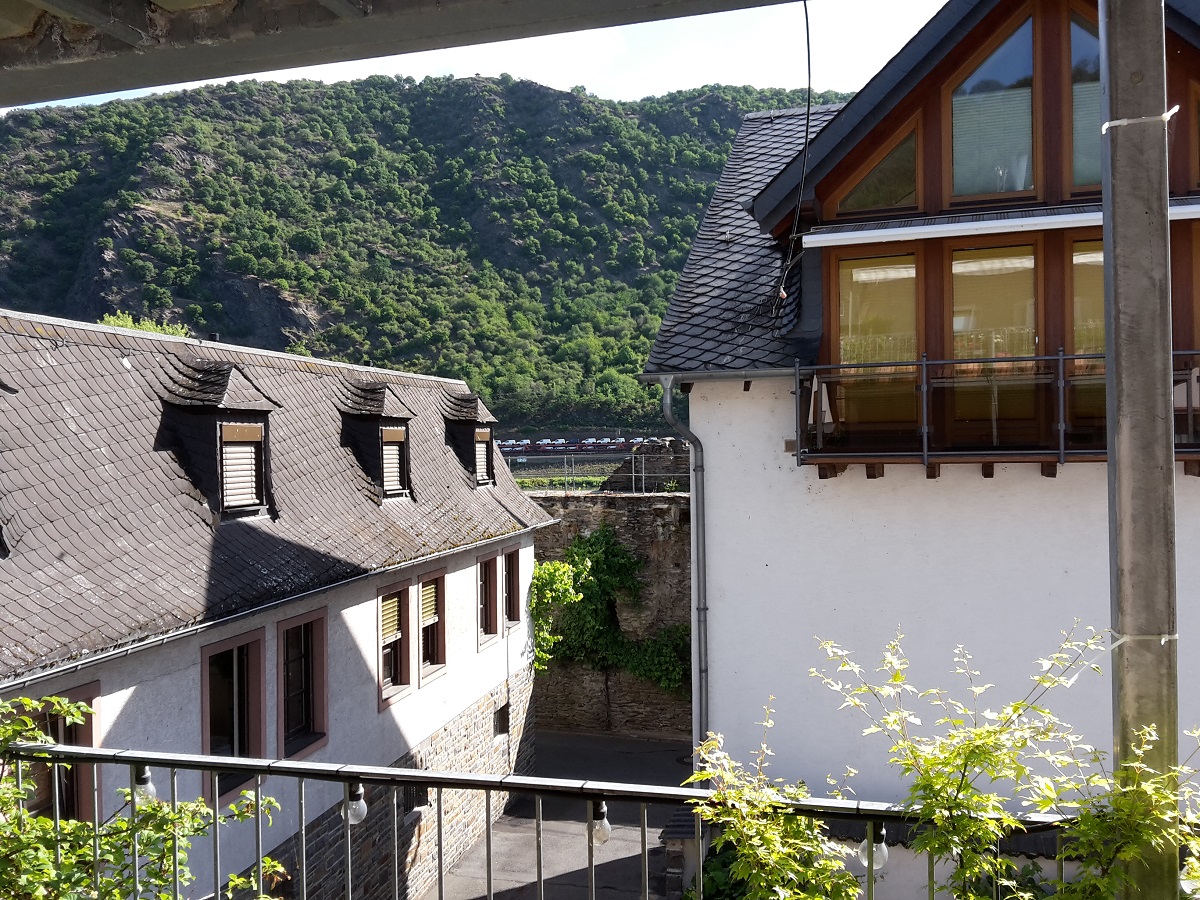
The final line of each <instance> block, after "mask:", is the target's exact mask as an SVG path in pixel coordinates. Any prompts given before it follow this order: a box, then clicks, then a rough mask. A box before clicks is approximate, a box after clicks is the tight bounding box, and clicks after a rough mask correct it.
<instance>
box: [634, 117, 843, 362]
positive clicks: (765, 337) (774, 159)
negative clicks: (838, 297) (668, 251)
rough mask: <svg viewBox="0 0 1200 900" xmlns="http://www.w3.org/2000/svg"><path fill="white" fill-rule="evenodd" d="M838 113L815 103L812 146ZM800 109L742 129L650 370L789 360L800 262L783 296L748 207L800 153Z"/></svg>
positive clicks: (778, 258)
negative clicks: (790, 332) (784, 296)
mask: <svg viewBox="0 0 1200 900" xmlns="http://www.w3.org/2000/svg"><path fill="white" fill-rule="evenodd" d="M841 108H842V107H841V106H840V105H834V106H816V107H813V109H812V119H811V122H810V123H809V126H808V134H809V140H810V141H811V140H813V139H814V138H815V137H816V135H817V134H818V133H819V132H820V131H821V129H822V128H824V127H825V125H827V124H828V123H829V122H830V121H831V120H832V119H833V117H834V116H835V115H836V114H837V112H838V110H840V109H841ZM805 122H806V113H805V110H803V109H787V110H780V111H776V112H766V113H750V114H748V115H747V116H746V118H745V120H744V121H743V123H742V127H741V130H740V131H739V132H738V136H737V140H736V141H735V142H734V145H733V151H732V152H731V153H730V156H729V160H728V162H727V163H726V164H725V170H724V171H723V172H722V173H721V178H720V180H719V181H718V182H717V188H716V191H715V192H714V193H713V198H712V201H711V202H710V203H709V205H708V209H707V211H706V212H705V214H704V221H703V222H702V223H701V225H700V229H699V231H698V232H697V234H696V239H695V241H694V242H693V243H692V250H691V253H690V254H689V255H688V260H687V263H686V264H685V265H684V267H683V274H682V275H681V276H680V279H679V286H678V287H677V288H676V289H675V294H674V296H673V297H672V298H671V304H670V306H669V307H668V309H667V314H666V316H665V317H664V318H663V323H662V327H661V328H659V331H658V337H657V338H656V339H655V341H654V347H653V348H652V349H651V351H650V359H649V361H648V362H647V363H646V374H648V375H653V374H658V373H665V372H697V371H711V370H729V369H761V368H774V367H779V366H790V365H792V364H793V362H794V359H795V354H794V352H793V350H792V349H791V344H790V343H789V341H788V340H787V338H786V335H787V333H788V332H789V331H790V330H791V328H792V327H793V326H794V325H795V323H796V315H797V312H798V310H799V299H800V296H799V294H800V292H799V278H798V275H799V268H800V267H799V266H793V270H792V273H791V275H793V276H796V277H794V278H789V283H788V284H787V285H786V286H785V289H786V291H787V294H788V297H787V299H786V300H783V301H781V300H780V298H779V277H780V274H781V271H782V266H783V257H782V254H781V251H780V248H779V244H778V242H776V241H775V240H774V239H773V238H772V237H771V236H770V235H769V234H763V233H762V231H761V230H760V229H759V226H758V222H756V221H755V219H754V216H753V215H752V214H751V211H750V208H749V205H750V202H751V201H752V200H753V198H754V197H755V195H757V194H758V192H759V191H761V190H762V189H763V187H765V186H766V185H767V184H768V183H769V182H770V181H771V180H772V179H773V178H774V177H775V176H776V175H778V174H779V172H780V170H781V169H782V168H783V167H784V166H785V165H786V164H787V163H788V162H789V161H790V160H792V159H793V158H794V157H795V156H796V154H797V153H799V152H801V151H802V150H803V148H804V136H805Z"/></svg>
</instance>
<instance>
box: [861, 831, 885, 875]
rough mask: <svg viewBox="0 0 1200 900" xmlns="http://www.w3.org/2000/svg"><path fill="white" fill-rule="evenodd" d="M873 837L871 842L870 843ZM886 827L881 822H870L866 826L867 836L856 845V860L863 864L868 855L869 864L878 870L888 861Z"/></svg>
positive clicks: (865, 862)
mask: <svg viewBox="0 0 1200 900" xmlns="http://www.w3.org/2000/svg"><path fill="white" fill-rule="evenodd" d="M872 838H874V842H873V844H872V843H871V841H872ZM886 841H887V829H886V828H884V827H883V823H882V822H872V823H871V824H870V825H869V826H868V828H867V836H866V838H864V839H863V842H862V843H861V844H859V845H858V861H859V862H860V863H862V864H863V865H864V866H865V865H867V859H868V857H870V859H871V866H872V868H874V869H875V871H876V872H878V871H879V870H880V869H882V868H883V867H884V865H885V864H886V863H887V861H888V848H887V843H886Z"/></svg>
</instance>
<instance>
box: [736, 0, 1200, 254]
mask: <svg viewBox="0 0 1200 900" xmlns="http://www.w3.org/2000/svg"><path fill="white" fill-rule="evenodd" d="M1000 5H1001V3H1000V0H949V2H948V3H946V5H945V6H943V7H942V8H941V9H940V10H939V11H938V13H937V14H936V15H935V16H934V17H933V18H932V19H930V20H929V22H928V23H927V24H926V25H925V27H924V28H922V29H921V30H920V31H919V32H917V34H916V35H915V36H914V37H913V39H912V40H911V41H909V42H908V43H907V44H905V46H904V48H903V49H902V50H901V51H900V52H899V53H897V54H896V55H895V56H894V57H893V58H892V59H891V60H890V61H889V62H888V63H887V65H885V66H884V67H883V68H882V69H880V70H879V72H878V73H877V74H876V75H875V77H874V78H872V79H871V80H870V81H869V82H868V83H867V85H866V86H865V87H864V88H863V89H862V90H861V91H859V92H858V93H857V94H855V95H854V97H853V98H852V99H851V100H850V101H849V102H848V103H846V105H845V107H844V108H843V109H842V111H841V112H840V113H839V114H838V116H837V118H835V119H834V120H833V121H832V122H830V123H829V127H827V128H825V129H824V130H823V131H822V132H821V134H820V135H819V136H818V137H816V138H814V139H813V141H812V143H811V145H810V146H809V148H808V156H807V159H805V158H804V156H803V153H802V149H803V148H799V147H798V148H796V150H795V152H794V153H793V156H792V158H791V159H790V160H789V161H788V163H787V165H786V166H784V167H783V168H782V169H781V170H780V171H779V172H777V173H776V174H775V176H774V177H773V178H771V179H770V181H769V182H768V183H767V184H765V185H764V186H763V187H762V188H761V189H760V190H759V191H758V192H756V194H755V196H754V198H753V213H754V218H755V219H756V220H757V221H758V223H759V225H760V226H761V227H762V229H763V230H764V231H772V230H774V229H775V228H777V227H778V226H779V225H780V224H781V223H782V222H784V221H785V220H786V219H787V218H788V217H789V216H790V215H791V213H792V211H793V210H794V209H795V208H796V205H797V204H796V191H797V189H798V188H799V186H800V182H801V177H802V174H801V173H802V172H803V171H804V170H805V167H807V173H806V174H804V175H803V180H804V184H805V186H806V189H805V196H804V198H803V200H805V201H807V200H809V199H811V198H812V196H813V189H814V188H815V187H816V185H817V183H818V182H819V181H820V180H821V179H822V178H823V177H824V176H825V175H827V174H828V173H829V172H830V170H831V169H833V167H834V166H835V165H836V164H837V163H838V162H839V161H840V160H841V159H842V158H843V157H844V156H845V155H846V153H848V152H849V151H850V150H852V149H853V148H854V147H855V146H856V145H857V144H858V142H859V141H861V140H862V139H863V138H865V137H866V136H867V135H868V134H869V133H870V132H871V130H872V129H873V128H874V127H875V126H876V125H878V124H879V123H880V122H881V121H882V120H883V119H884V118H885V117H886V116H887V115H888V114H889V113H890V112H892V111H893V110H894V109H895V108H896V106H897V105H898V104H899V103H900V101H902V100H903V99H904V98H905V97H907V96H908V94H909V92H910V91H911V90H912V87H913V85H914V84H916V83H917V82H919V81H920V80H921V79H923V78H924V77H925V76H926V75H928V74H930V73H931V72H932V71H933V70H934V69H935V68H936V67H937V65H938V64H939V63H940V62H941V61H942V60H943V59H944V58H945V56H946V55H947V53H949V52H950V50H952V49H953V48H955V47H956V46H958V44H959V43H961V42H962V41H963V39H964V38H966V37H967V35H968V34H969V33H970V32H971V31H972V29H974V28H975V27H976V26H977V25H979V23H980V22H981V21H983V19H984V18H985V17H986V16H987V15H988V14H989V13H991V12H992V10H994V9H995V8H996V7H998V6H1000ZM1166 24H1167V28H1168V30H1170V31H1173V32H1175V33H1176V34H1178V35H1179V36H1180V37H1182V38H1184V39H1185V40H1187V41H1189V42H1190V43H1192V44H1193V45H1195V46H1200V0H1166Z"/></svg>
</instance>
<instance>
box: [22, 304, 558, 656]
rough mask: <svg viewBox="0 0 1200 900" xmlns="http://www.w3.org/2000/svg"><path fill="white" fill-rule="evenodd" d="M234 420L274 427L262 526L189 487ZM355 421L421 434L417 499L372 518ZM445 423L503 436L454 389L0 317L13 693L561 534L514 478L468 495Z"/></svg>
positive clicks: (274, 356) (415, 470)
mask: <svg viewBox="0 0 1200 900" xmlns="http://www.w3.org/2000/svg"><path fill="white" fill-rule="evenodd" d="M226 409H228V410H233V411H236V412H234V413H230V414H229V415H237V416H242V417H244V416H245V415H246V414H247V413H246V412H245V411H246V410H250V411H253V412H252V415H255V416H260V417H261V416H264V415H265V416H266V417H267V422H268V424H269V432H268V434H269V443H268V447H267V455H268V456H269V460H270V484H271V504H270V513H269V514H266V515H260V516H256V517H248V518H236V519H228V518H227V519H225V520H222V519H221V516H220V514H219V513H217V512H214V510H215V509H216V505H215V504H216V502H217V501H216V500H215V499H214V498H212V497H211V496H208V495H207V494H206V492H205V490H204V488H203V486H198V485H197V484H195V483H193V481H192V480H190V479H189V477H188V474H187V471H189V470H188V469H187V455H188V453H190V452H192V451H194V452H196V453H200V454H202V453H203V452H204V451H205V450H207V452H209V453H215V443H216V427H215V422H216V421H218V419H219V417H220V416H221V415H223V413H222V412H221V411H222V410H226ZM172 410H174V411H175V412H176V413H177V414H178V416H181V417H184V418H187V417H191V418H190V419H188V421H196V422H208V423H212V427H211V430H210V431H204V430H203V429H200V430H199V432H197V433H201V434H202V435H203V437H202V439H201V441H200V443H206V442H207V436H208V435H211V438H212V444H213V446H212V447H209V448H205V447H194V446H193V447H190V448H189V447H187V446H181V445H180V443H179V441H180V440H181V439H183V440H187V439H189V438H187V437H186V436H185V437H184V438H181V437H180V435H178V434H176V433H174V432H173V431H172V430H171V427H170V422H171V420H172V415H175V413H172ZM343 411H346V412H349V413H350V414H351V415H358V416H361V415H368V416H369V415H387V416H398V417H401V418H407V419H409V420H410V421H409V425H408V429H409V436H408V440H409V453H410V457H411V468H412V497H411V498H396V499H389V500H387V501H385V502H383V503H382V505H381V504H380V503H379V502H378V501H377V499H376V497H377V494H376V490H375V486H374V483H373V482H372V479H371V476H370V475H369V474H368V473H367V472H366V471H364V469H363V466H362V465H361V464H360V462H359V461H358V459H357V458H356V456H355V454H354V453H353V452H352V450H351V449H349V448H348V447H346V446H343V443H345V441H344V439H343V438H344V431H343V425H344V423H343V420H344V418H345V417H344V415H343ZM448 412H452V413H453V414H454V415H455V416H460V417H461V416H469V415H477V416H479V417H480V419H479V420H480V421H494V419H492V417H491V414H490V413H488V412H487V410H486V409H485V408H484V407H483V404H482V403H480V402H479V399H478V398H477V397H476V396H475V395H473V394H471V393H470V392H469V391H468V390H467V389H466V386H465V385H464V384H463V383H462V382H458V381H452V380H447V379H439V378H428V377H423V376H419V375H406V374H402V373H398V372H392V371H388V370H382V369H367V368H362V367H357V366H347V365H342V364H338V363H330V362H323V361H318V360H314V359H310V358H307V357H300V356H289V355H286V354H280V353H269V352H265V351H256V350H251V349H245V348H238V347H232V346H229V345H222V344H211V343H201V342H197V341H189V340H185V339H179V338H170V337H165V336H160V335H151V334H146V333H144V332H137V331H126V330H123V329H114V328H102V327H100V326H94V325H83V324H79V323H73V322H67V321H63V320H56V319H46V318H41V317H31V316H23V315H20V314H17V313H10V312H7V311H3V310H0V538H2V540H0V596H2V600H3V602H2V603H0V678H5V677H12V676H15V675H18V674H22V673H29V672H33V671H37V670H40V669H42V668H45V667H48V666H52V665H54V664H57V663H62V662H66V661H68V660H72V659H76V658H80V657H84V656H87V655H89V654H93V653H97V652H100V651H104V650H107V649H111V648H114V647H119V646H121V645H124V644H128V643H131V642H134V641H137V640H140V639H143V638H148V637H154V636H158V635H163V634H168V633H170V632H172V631H175V630H178V629H180V628H184V627H187V626H189V625H192V624H195V623H199V622H204V621H211V620H216V619H220V618H224V617H226V616H229V615H232V614H236V613H241V612H244V611H247V610H253V609H255V608H257V607H260V606H262V605H264V604H268V603H272V602H275V601H279V600H283V599H286V598H289V597H293V596H296V595H298V594H301V593H304V592H307V591H311V590H314V589H318V588H322V587H327V586H330V585H333V584H336V583H338V582H341V581H344V580H346V579H349V578H353V577H356V576H361V575H364V574H368V573H370V572H372V571H376V570H379V569H384V568H389V567H393V566H397V565H401V564H403V563H406V562H409V561H414V560H419V559H421V558H423V557H428V556H430V555H432V554H438V553H441V552H444V551H449V550H452V549H455V548H461V547H468V546H470V545H472V544H475V543H478V542H481V541H486V540H489V539H492V538H496V537H500V536H503V535H507V534H515V533H518V532H521V531H524V530H527V529H529V528H535V527H538V526H541V525H544V524H546V523H547V522H549V521H550V518H549V517H548V516H547V515H546V514H545V513H544V512H543V511H542V510H541V509H540V508H539V507H538V506H537V505H536V504H534V503H533V502H532V501H530V500H528V499H527V498H526V497H525V496H524V494H523V493H522V492H521V491H520V490H519V489H518V487H517V485H516V483H515V481H514V480H513V478H512V476H511V475H510V474H509V472H508V470H507V469H506V468H505V467H504V466H503V465H502V464H499V463H497V465H496V467H495V468H496V471H495V476H496V483H495V485H488V486H482V487H477V486H476V485H475V480H474V477H473V475H472V473H470V472H468V471H466V470H465V469H464V468H463V465H462V463H461V462H460V461H459V458H458V457H457V456H456V455H455V454H454V452H453V451H452V449H451V448H450V447H449V446H448V438H447V431H448V428H447V423H446V419H445V418H444V417H445V416H446V415H447V413H448ZM208 414H211V415H212V416H214V418H211V419H208V418H204V416H205V415H208ZM368 421H369V420H368ZM192 438H194V434H193V435H192ZM494 458H495V459H496V460H497V461H498V460H499V458H500V455H499V454H498V453H497V454H495V455H494ZM209 493H211V491H210V492H209Z"/></svg>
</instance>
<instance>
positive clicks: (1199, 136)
mask: <svg viewBox="0 0 1200 900" xmlns="http://www.w3.org/2000/svg"><path fill="white" fill-rule="evenodd" d="M1187 98H1188V99H1187V104H1188V107H1187V110H1186V112H1185V118H1184V121H1186V122H1187V124H1188V129H1187V134H1188V138H1187V155H1188V191H1189V192H1190V193H1195V192H1197V191H1200V82H1196V81H1191V80H1189V81H1188V92H1187Z"/></svg>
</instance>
